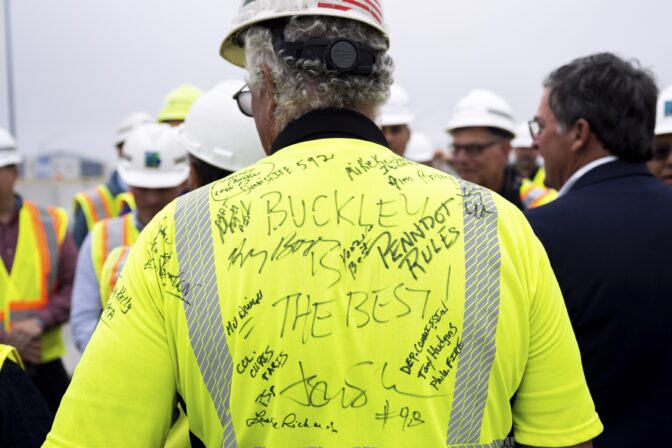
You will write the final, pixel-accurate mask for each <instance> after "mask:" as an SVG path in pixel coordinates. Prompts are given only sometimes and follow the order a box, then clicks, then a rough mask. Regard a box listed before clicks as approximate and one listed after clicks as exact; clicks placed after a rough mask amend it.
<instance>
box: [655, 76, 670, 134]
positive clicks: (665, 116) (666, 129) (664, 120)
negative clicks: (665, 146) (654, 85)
mask: <svg viewBox="0 0 672 448" xmlns="http://www.w3.org/2000/svg"><path fill="white" fill-rule="evenodd" d="M657 111H658V113H657V116H656V135H665V134H672V86H669V87H668V88H666V89H665V90H663V91H662V92H660V95H659V96H658V109H657Z"/></svg>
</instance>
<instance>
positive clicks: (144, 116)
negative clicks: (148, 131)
mask: <svg viewBox="0 0 672 448" xmlns="http://www.w3.org/2000/svg"><path fill="white" fill-rule="evenodd" d="M155 121H156V120H155V119H154V118H152V117H151V115H149V114H148V113H145V112H133V113H132V114H130V115H127V116H126V117H125V118H124V119H123V120H121V123H119V127H118V128H117V133H116V135H115V136H114V144H115V145H120V144H121V143H124V141H126V137H128V134H130V133H131V131H132V130H133V129H135V128H137V127H138V126H140V125H141V124H148V123H154V122H155Z"/></svg>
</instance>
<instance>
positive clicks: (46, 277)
mask: <svg viewBox="0 0 672 448" xmlns="http://www.w3.org/2000/svg"><path fill="white" fill-rule="evenodd" d="M67 225H68V218H67V214H66V212H65V210H63V209H60V208H55V207H48V208H46V209H45V208H41V207H38V206H37V205H36V204H35V203H33V202H30V201H24V202H23V206H22V207H21V210H19V237H18V241H17V245H16V255H15V257H14V263H13V266H12V270H11V272H8V271H7V268H6V267H5V265H4V263H3V262H2V260H0V305H1V306H0V325H2V327H3V328H4V330H5V331H10V330H11V327H12V321H21V320H25V319H28V318H30V317H33V316H34V315H35V313H36V312H37V311H39V310H41V309H43V308H45V307H46V306H47V305H48V304H49V298H50V296H51V294H52V293H53V292H54V291H55V289H56V276H57V273H58V255H59V250H60V247H61V245H62V243H63V240H64V239H65V232H66V229H67ZM64 353H65V346H64V345H63V340H62V338H61V329H60V326H59V327H56V328H52V329H50V330H47V331H45V332H44V334H43V335H42V361H43V362H48V361H53V360H55V359H58V358H60V357H61V356H63V354H64Z"/></svg>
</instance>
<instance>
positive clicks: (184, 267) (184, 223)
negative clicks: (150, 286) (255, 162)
mask: <svg viewBox="0 0 672 448" xmlns="http://www.w3.org/2000/svg"><path fill="white" fill-rule="evenodd" d="M175 247H176V252H177V257H178V262H179V265H180V271H181V272H182V273H183V275H184V277H185V278H188V279H189V280H190V281H191V282H193V284H198V285H201V287H199V288H195V289H194V290H193V292H191V293H190V294H189V295H188V296H185V297H182V299H183V303H184V312H185V315H186V318H187V325H188V327H189V328H188V330H189V339H190V341H191V346H192V348H193V350H194V355H195V356H196V361H197V362H198V365H199V368H200V371H201V375H202V376H203V382H204V383H205V385H206V387H207V389H208V392H209V393H210V397H211V398H212V401H213V403H214V405H215V409H216V410H217V415H218V416H219V419H220V422H221V424H222V427H223V428H224V434H223V444H222V446H223V447H235V446H237V442H236V435H235V433H234V428H233V422H232V421H231V415H230V403H229V401H230V397H231V377H232V369H233V363H232V359H231V354H230V353H229V348H228V346H227V344H226V337H225V334H226V333H225V330H224V323H223V322H222V317H221V316H222V315H221V311H220V306H219V294H218V291H217V276H216V267H215V255H214V249H213V240H212V227H211V223H210V189H209V188H207V187H206V188H201V189H200V190H198V191H197V192H196V193H195V195H194V196H191V195H190V196H189V201H188V202H187V200H185V199H184V196H182V197H180V198H179V199H178V200H177V203H176V205H175Z"/></svg>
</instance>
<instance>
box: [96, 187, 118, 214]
mask: <svg viewBox="0 0 672 448" xmlns="http://www.w3.org/2000/svg"><path fill="white" fill-rule="evenodd" d="M96 193H98V197H99V198H100V204H101V205H102V207H103V210H105V217H112V216H116V214H117V213H116V211H115V210H113V209H112V207H113V206H114V198H113V197H112V193H110V190H109V189H108V188H107V187H103V186H102V185H99V186H98V187H96Z"/></svg>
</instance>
